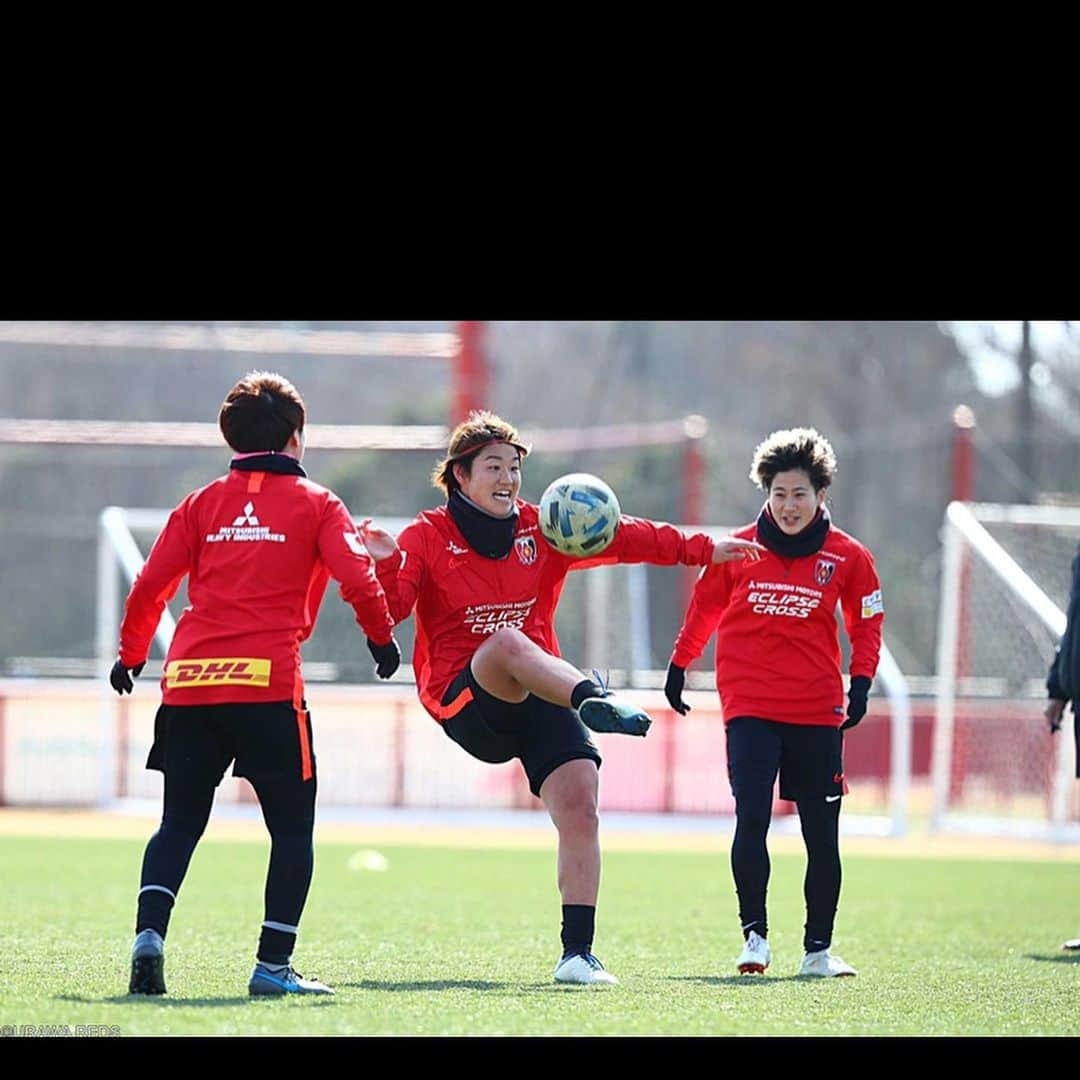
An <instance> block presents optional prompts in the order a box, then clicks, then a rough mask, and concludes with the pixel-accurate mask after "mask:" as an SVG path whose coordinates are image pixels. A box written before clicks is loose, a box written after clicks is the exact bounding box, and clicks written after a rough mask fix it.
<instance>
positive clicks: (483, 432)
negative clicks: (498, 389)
mask: <svg viewBox="0 0 1080 1080" xmlns="http://www.w3.org/2000/svg"><path fill="white" fill-rule="evenodd" d="M498 442H501V443H507V444H509V445H510V446H512V447H513V448H514V449H515V450H516V451H517V452H518V453H519V454H520V455H521V456H522V457H526V456H527V455H528V453H529V447H528V446H526V445H525V443H523V442H522V441H521V438H520V436H519V435H518V433H517V428H515V427H514V425H513V424H509V423H507V422H506V421H505V420H503V419H502V417H499V416H496V415H495V414H494V413H493V412H488V410H487V409H480V410H474V411H473V412H471V413H469V418H468V420H463V421H462V422H461V423H460V424H458V426H457V427H456V428H454V430H453V431H452V432H451V433H450V445H449V447H448V448H447V453H446V457H444V458H443V459H442V461H440V462H439V463H438V465H436V466H435V469H434V471H433V472H432V474H431V482H432V484H434V485H435V487H437V488H441V489H442V490H443V491H444V492H446V495H447V497H448V498H449V496H450V493H451V492H453V491H457V489H458V488H459V487H460V486H461V485H460V484H459V483H458V482H457V477H456V476H455V475H454V466H455V465H460V466H461V467H462V468H463V469H464V470H465V475H466V476H469V475H471V473H472V463H473V462H474V461H475V460H476V455H477V454H479V453H480V450H481V449H482V448H483V447H485V446H488V445H489V444H491V443H498Z"/></svg>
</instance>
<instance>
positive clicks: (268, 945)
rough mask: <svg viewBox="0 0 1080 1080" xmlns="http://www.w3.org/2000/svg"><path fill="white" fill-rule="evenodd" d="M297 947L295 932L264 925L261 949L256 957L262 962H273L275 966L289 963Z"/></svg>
mask: <svg viewBox="0 0 1080 1080" xmlns="http://www.w3.org/2000/svg"><path fill="white" fill-rule="evenodd" d="M295 947H296V935H295V934H290V933H288V931H286V930H272V929H271V928H270V927H269V926H264V927H263V928H262V933H260V934H259V951H258V953H257V954H256V959H257V960H258V961H259V963H260V964H273V965H274V966H275V967H277V966H280V965H282V964H287V963H288V962H289V961H290V960H291V959H292V954H293V949H294V948H295Z"/></svg>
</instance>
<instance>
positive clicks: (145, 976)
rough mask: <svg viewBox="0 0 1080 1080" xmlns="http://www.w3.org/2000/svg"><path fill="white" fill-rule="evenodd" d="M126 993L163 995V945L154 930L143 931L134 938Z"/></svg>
mask: <svg viewBox="0 0 1080 1080" xmlns="http://www.w3.org/2000/svg"><path fill="white" fill-rule="evenodd" d="M128 993H129V994H164V993H165V943H164V942H163V941H162V940H161V937H160V935H159V934H158V933H157V931H156V930H143V931H142V933H140V934H139V935H138V936H137V937H136V938H135V945H134V947H133V948H132V950H131V979H130V981H129V982H128Z"/></svg>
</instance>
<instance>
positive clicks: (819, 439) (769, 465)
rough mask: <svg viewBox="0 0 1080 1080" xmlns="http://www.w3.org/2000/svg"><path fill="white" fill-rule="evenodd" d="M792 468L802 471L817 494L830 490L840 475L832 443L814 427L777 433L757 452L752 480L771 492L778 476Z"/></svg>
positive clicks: (751, 468)
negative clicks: (834, 480)
mask: <svg viewBox="0 0 1080 1080" xmlns="http://www.w3.org/2000/svg"><path fill="white" fill-rule="evenodd" d="M790 469H802V471H803V472H804V473H806V475H807V476H809V477H810V483H811V484H812V485H813V488H814V490H815V491H821V489H822V488H827V487H828V486H829V485H830V484H831V483H832V481H833V477H834V476H835V475H836V454H835V453H834V451H833V448H832V445H831V444H830V442H829V440H828V439H826V438H825V436H824V435H821V434H819V433H818V432H817V431H815V430H814V429H813V428H788V429H787V430H784V431H774V432H773V433H772V434H771V435H770V436H769V437H768V438H767V439H766V440H765V441H764V442H762V443H760V444H759V445H758V447H757V449H756V450H755V451H754V460H753V463H752V464H751V466H750V479H751V480H753V481H754V483H755V484H757V486H758V487H759V488H761V490H762V491H766V492H767V491H768V490H769V489H770V488H771V487H772V482H773V479H774V478H775V477H776V474H777V473H782V472H788V471H789V470H790Z"/></svg>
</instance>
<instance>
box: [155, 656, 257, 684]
mask: <svg viewBox="0 0 1080 1080" xmlns="http://www.w3.org/2000/svg"><path fill="white" fill-rule="evenodd" d="M207 683H210V684H212V685H214V686H269V685H270V661H269V660H260V659H257V658H255V657H251V656H221V657H218V656H215V657H206V658H204V659H202V660H170V661H169V663H168V664H167V665H166V667H165V685H166V686H167V687H170V688H173V689H175V688H178V687H184V686H205V685H206V684H207Z"/></svg>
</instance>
